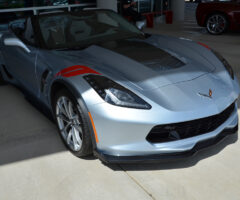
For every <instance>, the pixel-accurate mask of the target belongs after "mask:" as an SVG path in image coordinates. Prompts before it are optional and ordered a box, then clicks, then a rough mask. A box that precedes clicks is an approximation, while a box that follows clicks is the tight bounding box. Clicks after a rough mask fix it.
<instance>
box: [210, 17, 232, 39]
mask: <svg viewBox="0 0 240 200" xmlns="http://www.w3.org/2000/svg"><path fill="white" fill-rule="evenodd" d="M206 26H207V30H208V32H209V33H210V34H213V35H220V34H222V33H224V32H225V31H226V30H227V28H228V20H227V18H226V16H224V15H222V14H213V15H211V16H210V17H209V18H208V19H207V22H206Z"/></svg>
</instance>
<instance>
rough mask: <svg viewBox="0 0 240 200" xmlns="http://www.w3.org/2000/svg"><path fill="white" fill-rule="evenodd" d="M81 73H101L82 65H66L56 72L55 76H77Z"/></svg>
mask: <svg viewBox="0 0 240 200" xmlns="http://www.w3.org/2000/svg"><path fill="white" fill-rule="evenodd" d="M83 74H98V75H101V74H100V73H98V72H96V71H95V70H93V69H91V68H89V67H86V66H82V65H75V66H71V67H67V68H65V69H63V70H61V71H60V72H58V73H57V74H56V76H63V77H67V78H69V77H72V76H78V75H83Z"/></svg>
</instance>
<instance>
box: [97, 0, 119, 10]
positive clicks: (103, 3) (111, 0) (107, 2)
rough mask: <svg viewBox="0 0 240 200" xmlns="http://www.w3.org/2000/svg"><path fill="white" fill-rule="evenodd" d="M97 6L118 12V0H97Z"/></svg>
mask: <svg viewBox="0 0 240 200" xmlns="http://www.w3.org/2000/svg"><path fill="white" fill-rule="evenodd" d="M97 7H98V8H105V9H111V10H114V11H116V12H117V0H97Z"/></svg>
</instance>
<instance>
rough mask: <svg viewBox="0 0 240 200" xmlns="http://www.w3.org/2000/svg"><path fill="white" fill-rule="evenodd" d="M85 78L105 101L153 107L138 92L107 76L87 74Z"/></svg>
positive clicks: (123, 105)
mask: <svg viewBox="0 0 240 200" xmlns="http://www.w3.org/2000/svg"><path fill="white" fill-rule="evenodd" d="M84 79H85V80H86V81H87V82H88V83H89V84H90V85H91V86H92V88H93V89H94V90H95V91H96V92H97V93H98V94H99V96H100V97H102V99H103V100H104V101H106V102H108V103H110V104H112V105H116V106H121V107H127V108H137V109H148V110H149V109H151V108H152V107H151V106H150V105H149V104H148V103H146V102H145V101H144V100H142V99H141V98H140V97H138V96H137V95H136V94H134V93H133V92H131V91H130V90H128V89H126V88H124V87H123V86H121V85H119V84H117V83H115V82H114V81H112V80H110V79H108V78H106V77H103V76H96V75H87V76H84Z"/></svg>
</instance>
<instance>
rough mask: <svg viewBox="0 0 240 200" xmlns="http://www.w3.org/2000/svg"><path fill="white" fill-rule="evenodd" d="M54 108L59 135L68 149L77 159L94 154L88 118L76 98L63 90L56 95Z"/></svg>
mask: <svg viewBox="0 0 240 200" xmlns="http://www.w3.org/2000/svg"><path fill="white" fill-rule="evenodd" d="M53 106H54V114H55V119H56V123H57V126H58V129H59V133H60V135H61V138H62V140H63V142H64V144H65V145H66V146H67V148H68V149H69V150H70V151H71V152H72V153H73V154H74V155H76V156H77V157H84V156H88V155H90V154H92V141H91V136H90V131H89V127H88V125H87V124H88V123H87V116H85V114H84V113H83V111H82V108H81V107H80V105H79V104H78V103H77V101H76V99H75V98H74V96H73V95H72V94H71V93H70V92H68V91H67V90H61V91H59V92H58V93H57V94H56V96H55V98H54V103H53Z"/></svg>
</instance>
